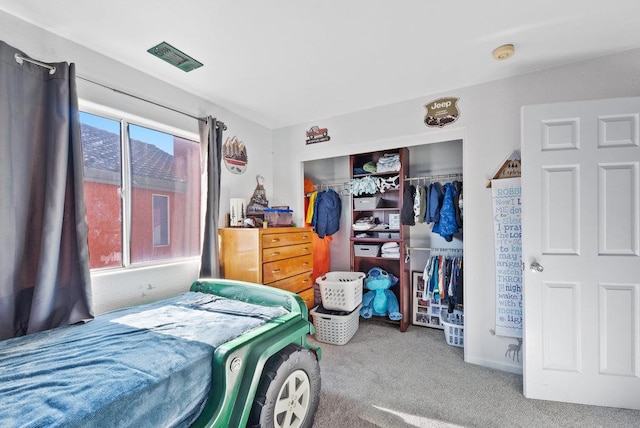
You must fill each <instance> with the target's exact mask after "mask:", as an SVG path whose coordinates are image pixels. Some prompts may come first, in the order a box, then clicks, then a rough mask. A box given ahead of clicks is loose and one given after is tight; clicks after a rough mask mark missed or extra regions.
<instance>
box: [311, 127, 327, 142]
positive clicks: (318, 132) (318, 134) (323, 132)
mask: <svg viewBox="0 0 640 428" xmlns="http://www.w3.org/2000/svg"><path fill="white" fill-rule="evenodd" d="M330 139H331V137H329V130H328V129H327V128H320V127H319V126H315V125H314V126H312V127H311V128H309V130H308V131H307V144H313V143H322V142H324V141H329V140H330Z"/></svg>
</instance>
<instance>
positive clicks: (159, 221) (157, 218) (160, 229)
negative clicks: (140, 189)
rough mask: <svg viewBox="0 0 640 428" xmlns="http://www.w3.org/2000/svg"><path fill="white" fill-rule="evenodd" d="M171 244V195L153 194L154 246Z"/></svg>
mask: <svg viewBox="0 0 640 428" xmlns="http://www.w3.org/2000/svg"><path fill="white" fill-rule="evenodd" d="M163 245H169V197H168V196H161V195H153V246H154V247H161V246H163Z"/></svg>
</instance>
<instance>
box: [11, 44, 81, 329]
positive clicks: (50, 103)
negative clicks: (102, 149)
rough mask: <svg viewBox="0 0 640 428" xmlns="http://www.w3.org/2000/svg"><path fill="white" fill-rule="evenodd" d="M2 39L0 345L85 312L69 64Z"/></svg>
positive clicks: (77, 147) (76, 145)
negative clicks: (41, 59)
mask: <svg viewBox="0 0 640 428" xmlns="http://www.w3.org/2000/svg"><path fill="white" fill-rule="evenodd" d="M16 53H17V54H19V55H22V56H23V57H27V55H26V54H24V53H23V52H20V51H18V50H17V49H15V48H13V47H11V46H9V45H8V44H6V43H4V42H2V41H0V191H1V192H0V242H1V243H2V244H1V248H0V254H1V256H0V339H6V338H10V337H14V336H21V335H25V334H28V333H34V332H37V331H41V330H47V329H50V328H53V327H58V326H61V325H67V324H72V323H76V322H79V321H86V320H89V319H91V318H93V316H92V314H91V310H90V308H91V304H90V296H91V294H90V293H91V283H90V281H91V280H90V275H89V250H88V245H87V225H86V218H85V205H84V196H83V182H82V145H81V141H80V125H79V117H78V100H77V93H76V86H75V66H74V64H71V65H69V64H67V63H64V62H63V63H55V64H50V65H53V66H55V73H53V74H50V73H49V69H47V68H44V67H41V66H39V65H36V64H31V63H29V62H26V61H25V62H23V63H22V64H19V63H18V62H17V61H16V58H15V54H16Z"/></svg>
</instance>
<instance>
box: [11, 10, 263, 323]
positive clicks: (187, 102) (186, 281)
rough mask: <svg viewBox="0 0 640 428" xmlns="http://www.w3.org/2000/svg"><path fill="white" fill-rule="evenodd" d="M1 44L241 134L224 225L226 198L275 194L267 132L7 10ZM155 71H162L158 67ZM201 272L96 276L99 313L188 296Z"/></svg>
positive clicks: (182, 121) (115, 102) (175, 269)
mask: <svg viewBox="0 0 640 428" xmlns="http://www.w3.org/2000/svg"><path fill="white" fill-rule="evenodd" d="M0 40H2V41H4V42H6V43H8V44H10V45H11V46H13V47H15V48H16V49H19V50H21V51H23V52H25V53H26V54H27V55H29V56H31V57H33V58H36V59H39V60H42V61H45V62H60V61H66V62H69V63H72V62H73V63H75V64H76V73H77V75H78V76H79V77H83V78H86V79H90V80H92V81H95V82H99V83H101V84H104V85H107V86H109V87H112V88H115V89H118V90H121V91H124V92H127V93H131V94H134V95H136V96H139V97H142V98H145V99H148V100H151V101H154V102H157V103H160V104H163V105H166V106H168V107H171V108H174V109H177V110H179V111H184V112H186V113H189V114H191V115H193V116H197V117H203V116H207V115H211V116H213V117H217V118H218V119H219V120H222V121H224V122H225V123H226V125H227V126H228V130H227V131H226V132H225V133H224V137H225V138H227V137H231V136H233V135H236V136H237V137H238V138H239V139H240V140H242V141H243V142H244V143H245V145H246V147H247V152H248V157H249V164H248V167H247V170H246V172H245V173H244V174H242V175H235V174H231V173H230V172H228V171H227V170H226V168H224V167H222V168H223V171H222V179H221V181H222V183H221V184H222V192H221V195H220V204H221V218H223V215H224V214H226V212H228V209H229V198H234V197H242V198H246V199H247V200H248V199H249V198H250V197H251V194H252V193H253V190H254V189H255V187H256V179H255V177H256V175H257V174H261V175H263V176H264V177H265V179H266V181H265V188H266V190H267V197H269V196H270V193H271V194H272V192H273V183H272V179H271V171H272V169H273V166H272V138H271V131H270V130H269V129H267V128H265V127H263V126H261V125H258V124H256V123H254V122H251V121H249V120H247V119H245V118H243V117H240V116H238V115H236V114H234V113H231V112H229V111H228V110H225V109H224V108H221V107H219V106H217V105H215V104H213V103H211V102H209V101H207V100H204V99H202V98H198V97H196V96H194V95H192V94H189V93H187V92H185V91H183V90H181V89H179V88H176V87H174V86H171V85H169V84H167V83H164V82H162V81H160V80H158V79H156V78H154V77H151V76H149V75H146V74H143V73H141V72H139V71H136V70H134V69H132V68H130V67H128V66H126V65H124V64H122V63H119V62H117V61H114V60H112V59H110V58H107V57H105V56H103V55H101V54H99V53H97V52H94V51H91V50H89V49H86V48H85V47H83V46H81V45H79V44H77V43H74V42H72V41H69V40H67V39H63V38H61V37H58V36H56V35H54V34H52V33H50V32H47V31H45V30H43V29H41V28H38V27H35V26H33V25H31V24H28V23H26V22H24V21H22V20H19V19H17V18H15V17H13V16H11V15H8V14H6V13H5V12H2V11H0ZM158 66H159V67H161V66H165V65H163V63H161V62H160V61H158ZM177 72H178V73H182V72H181V71H177ZM77 84H78V95H79V97H80V98H81V99H82V100H83V101H88V102H90V103H95V104H98V105H102V106H107V107H109V108H112V109H116V110H119V111H122V112H125V113H129V114H133V115H136V116H140V117H143V118H147V119H151V120H153V121H156V122H160V123H163V124H166V125H169V126H171V127H174V128H177V129H181V130H184V131H187V132H191V133H193V134H194V135H196V136H197V133H198V126H197V121H196V120H194V119H193V118H190V117H187V116H184V115H181V114H178V113H175V112H172V111H170V110H166V109H163V108H160V107H156V106H154V105H152V104H149V103H146V102H143V101H139V100H136V99H134V98H131V97H128V96H125V95H122V94H118V93H116V92H114V91H112V90H109V89H105V88H102V87H100V86H96V85H94V84H92V83H88V82H86V81H85V80H82V79H78V80H77ZM198 269H199V261H198V260H197V259H190V260H185V261H182V262H178V263H171V264H168V265H164V266H160V267H143V268H129V269H118V270H109V271H102V272H97V273H96V272H92V288H93V293H92V297H93V309H94V312H95V313H96V314H99V313H103V312H106V311H109V310H113V309H115V308H118V307H121V306H129V305H134V304H138V303H142V302H147V301H153V300H157V299H160V298H163V297H166V296H170V295H175V294H178V293H180V292H183V291H186V290H188V288H189V285H190V284H191V282H192V281H193V280H194V279H196V278H197V276H198Z"/></svg>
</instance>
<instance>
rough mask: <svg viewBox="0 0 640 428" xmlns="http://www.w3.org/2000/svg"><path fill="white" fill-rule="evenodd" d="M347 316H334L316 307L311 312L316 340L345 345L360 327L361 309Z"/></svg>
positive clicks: (358, 308) (320, 307)
mask: <svg viewBox="0 0 640 428" xmlns="http://www.w3.org/2000/svg"><path fill="white" fill-rule="evenodd" d="M361 306H362V305H358V307H357V308H356V309H355V310H354V311H353V312H351V313H349V314H347V315H332V314H328V313H324V311H325V309H324V308H322V306H316V307H315V308H313V309H311V311H310V312H309V313H310V314H311V315H312V316H313V326H314V327H315V329H316V335H315V336H316V340H317V341H318V342H323V343H328V344H330V345H344V344H345V343H347V342H348V341H349V340H351V338H352V337H353V335H354V334H356V331H358V327H359V326H360V307H361Z"/></svg>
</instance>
